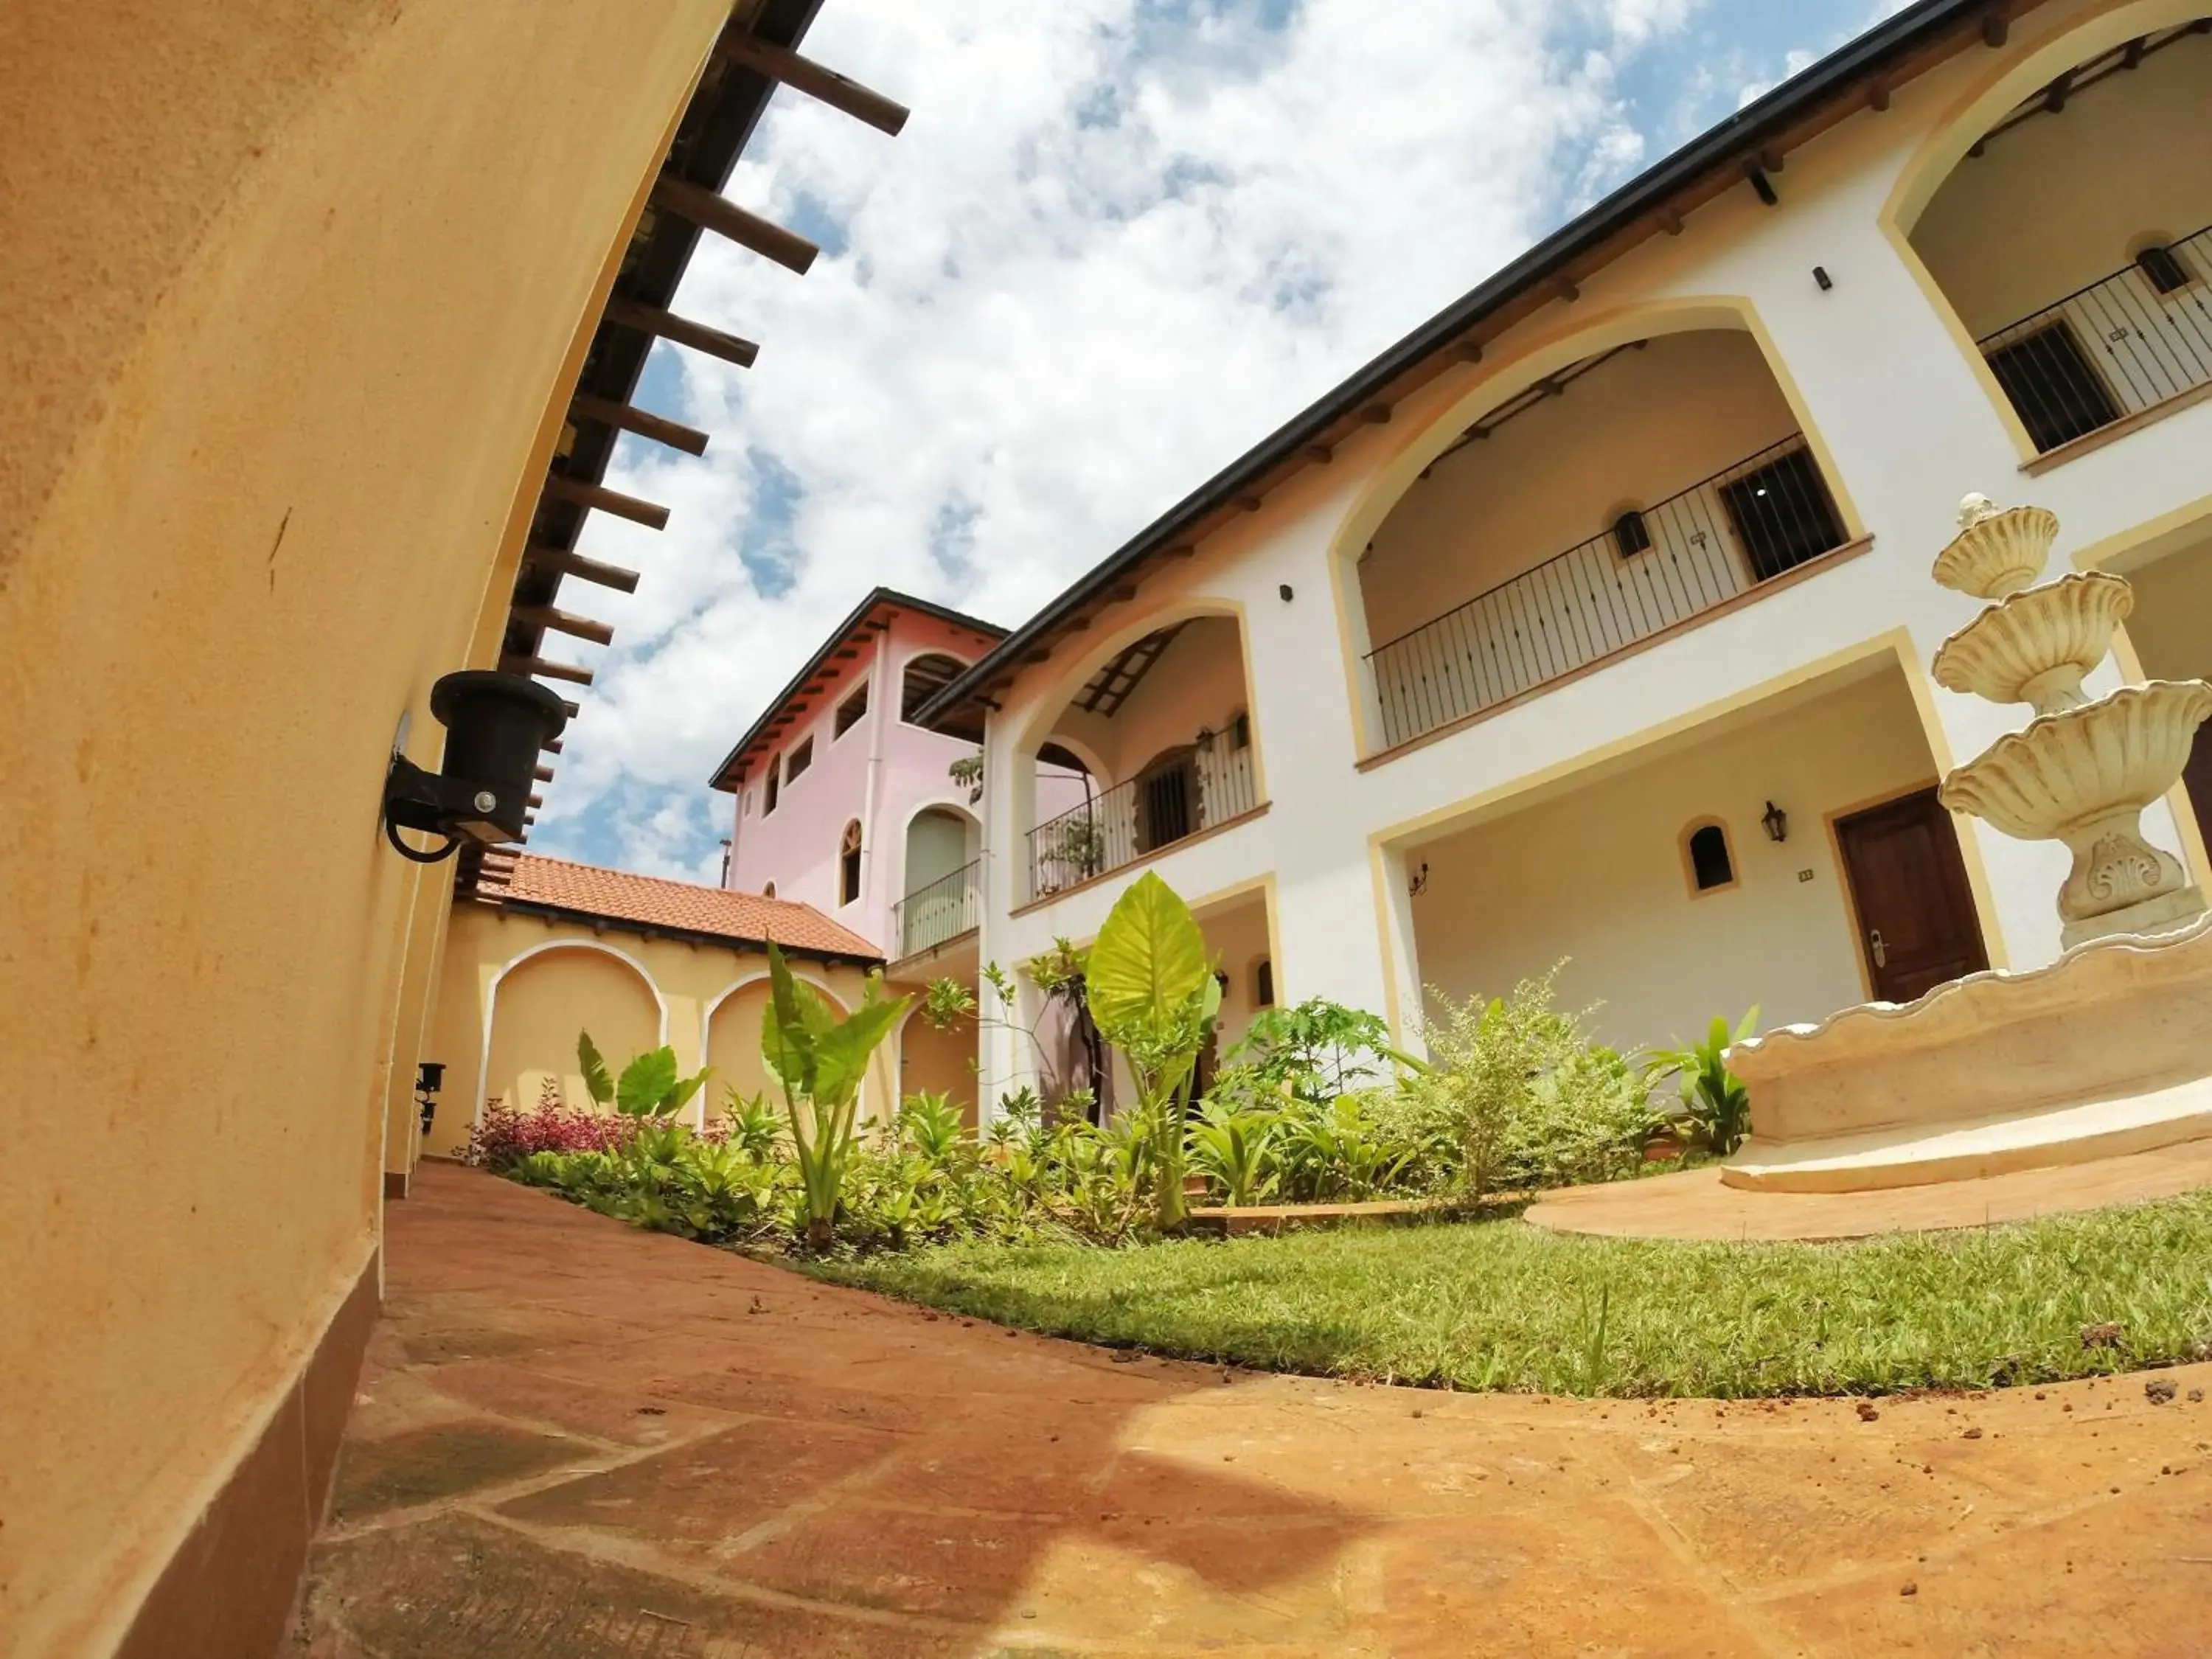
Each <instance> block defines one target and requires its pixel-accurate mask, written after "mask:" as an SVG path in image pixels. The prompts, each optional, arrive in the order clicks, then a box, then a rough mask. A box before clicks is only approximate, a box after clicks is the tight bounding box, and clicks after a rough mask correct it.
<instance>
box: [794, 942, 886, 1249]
mask: <svg viewBox="0 0 2212 1659" xmlns="http://www.w3.org/2000/svg"><path fill="white" fill-rule="evenodd" d="M768 973H769V1005H768V1008H767V1011H766V1012H764V1013H763V1015H762V1016H761V1058H762V1060H763V1061H765V1062H766V1064H767V1066H768V1069H769V1075H770V1076H772V1077H774V1078H775V1079H776V1081H777V1083H778V1084H780V1085H781V1086H782V1089H783V1099H784V1107H785V1109H786V1111H787V1113H788V1115H789V1116H790V1120H791V1144H792V1154H793V1158H794V1160H795V1161H796V1162H797V1164H798V1165H799V1188H800V1192H801V1203H800V1215H801V1217H802V1218H803V1220H804V1222H805V1228H806V1242H807V1243H808V1245H809V1246H810V1247H811V1248H812V1249H823V1248H824V1247H826V1246H827V1245H828V1244H829V1241H830V1239H831V1238H832V1237H835V1236H836V1225H837V1200H838V1198H839V1195H840V1194H841V1193H842V1191H843V1188H844V1183H845V1171H846V1170H847V1169H848V1167H849V1166H850V1165H851V1164H852V1160H853V1153H854V1149H855V1148H856V1147H857V1146H858V1145H859V1144H860V1133H859V1129H858V1126H857V1123H856V1121H855V1120H856V1119H857V1117H858V1115H859V1112H860V1085H861V1082H862V1080H863V1079H865V1078H866V1075H867V1069H868V1058H869V1056H870V1055H872V1054H874V1053H875V1051H876V1047H877V1045H878V1043H880V1042H883V1040H884V1038H885V1037H886V1036H890V1032H891V1030H892V1028H893V1027H895V1026H896V1024H898V1023H899V1021H900V1019H901V1018H903V1017H904V1016H905V1013H906V1011H907V1008H908V1006H909V1005H910V1004H911V1003H912V1002H913V1000H914V999H913V998H912V997H898V998H896V999H893V1000H888V1001H887V1000H884V994H883V989H884V986H883V975H880V974H871V975H869V976H868V988H867V993H866V996H865V997H864V998H863V1000H862V1001H861V1003H860V1006H859V1007H858V1008H855V1009H854V1011H853V1012H851V1013H850V1014H849V1015H846V1016H843V1017H842V1018H841V1017H840V1016H839V1015H838V1013H837V1011H836V1009H835V1008H833V1007H832V1006H830V1004H829V999H828V998H827V997H824V996H823V994H821V993H820V992H819V991H817V990H816V989H815V988H814V987H812V986H811V985H807V984H804V983H802V982H801V981H798V980H795V979H793V977H792V975H791V969H790V968H789V967H788V966H787V965H786V963H785V962H784V959H783V952H782V951H780V950H778V949H777V948H776V946H775V943H774V942H773V941H770V943H769V947H768Z"/></svg>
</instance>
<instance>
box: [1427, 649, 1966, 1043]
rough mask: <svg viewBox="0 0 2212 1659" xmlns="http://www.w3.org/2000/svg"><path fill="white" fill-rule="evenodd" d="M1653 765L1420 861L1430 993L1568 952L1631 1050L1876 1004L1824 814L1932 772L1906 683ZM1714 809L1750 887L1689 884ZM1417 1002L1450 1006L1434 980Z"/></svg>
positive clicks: (1887, 677)
mask: <svg viewBox="0 0 2212 1659" xmlns="http://www.w3.org/2000/svg"><path fill="white" fill-rule="evenodd" d="M1639 762H1640V763H1638V764H1635V765H1632V766H1625V767H1622V768H1620V769H1615V770H1612V771H1609V772H1607V773H1605V774H1604V775H1601V776H1599V777H1596V778H1594V779H1592V780H1590V781H1588V782H1587V783H1586V784H1584V785H1583V787H1579V788H1577V789H1575V790H1573V791H1572V792H1571V793H1561V794H1558V795H1555V796H1553V797H1552V798H1550V799H1544V800H1542V801H1541V802H1539V803H1537V804H1535V805H1530V806H1528V807H1526V808H1524V809H1522V811H1516V812H1513V813H1511V814H1510V816H1505V817H1498V818H1496V819H1493V820H1491V821H1489V822H1486V823H1480V824H1477V825H1475V826H1474V827H1473V828H1471V829H1466V830H1462V831H1461V832H1460V833H1459V834H1457V835H1454V836H1447V837H1445V838H1443V839H1442V840H1440V841H1437V842H1431V843H1430V844H1428V845H1427V846H1425V847H1422V848H1419V850H1418V851H1417V852H1415V853H1413V854H1410V855H1409V859H1410V861H1411V862H1413V863H1414V864H1416V865H1419V864H1426V865H1427V866H1428V878H1427V883H1426V885H1425V888H1424V890H1423V891H1422V893H1421V894H1420V896H1419V897H1418V898H1416V899H1414V900H1413V927H1414V939H1415V944H1416V947H1417V950H1418V952H1419V964H1420V973H1421V980H1422V983H1423V986H1424V987H1436V988H1437V989H1438V990H1440V991H1442V992H1443V994H1445V995H1446V996H1448V997H1450V998H1452V999H1454V1000H1464V999H1466V998H1468V997H1469V996H1474V995H1477V994H1480V995H1483V996H1497V995H1499V994H1503V993H1504V992H1506V991H1509V990H1510V989H1511V988H1512V987H1513V985H1514V984H1515V983H1516V981H1519V980H1522V979H1523V978H1529V977H1533V976H1534V975H1539V974H1541V973H1542V972H1543V971H1544V970H1545V969H1547V968H1549V967H1550V966H1551V965H1552V964H1553V963H1555V962H1558V961H1559V959H1560V958H1562V957H1565V958H1566V959H1567V965H1566V967H1565V969H1563V970H1562V971H1561V973H1560V975H1559V981H1558V987H1557V988H1558V993H1559V1006H1561V1007H1563V1008H1569V1009H1579V1008H1583V1007H1587V1006H1589V1005H1590V1004H1591V1003H1593V1002H1602V1003H1603V1006H1601V1008H1599V1009H1598V1011H1597V1012H1596V1014H1595V1016H1594V1017H1593V1018H1592V1019H1591V1021H1590V1024H1591V1028H1592V1029H1593V1030H1595V1032H1596V1033H1597V1034H1598V1035H1599V1036H1601V1037H1602V1038H1603V1040H1604V1041H1606V1042H1610V1043H1613V1044H1614V1045H1615V1046H1617V1047H1620V1048H1622V1049H1624V1050H1626V1049H1629V1048H1640V1047H1643V1046H1644V1045H1647V1044H1651V1043H1659V1042H1667V1041H1668V1040H1670V1039H1672V1038H1674V1037H1680V1038H1683V1039H1685V1040H1693V1039H1694V1038H1695V1037H1696V1036H1699V1034H1700V1033H1702V1032H1703V1030H1705V1025H1706V1024H1708V1023H1709V1022H1710V1021H1711V1018H1712V1017H1713V1016H1714V1015H1715V1014H1725V1015H1727V1016H1728V1018H1729V1020H1730V1021H1731V1022H1733V1021H1734V1020H1735V1019H1736V1018H1739V1017H1740V1016H1741V1014H1742V1013H1743V1012H1744V1010H1745V1009H1746V1008H1747V1007H1749V1006H1751V1005H1752V1004H1753V1003H1757V1004H1758V1005H1759V1011H1760V1024H1761V1025H1762V1026H1764V1027H1771V1026H1774V1025H1778V1024H1787V1023H1789V1022H1790V1021H1793V1020H1814V1019H1820V1018H1825V1017H1826V1015H1828V1014H1831V1013H1832V1012H1835V1011H1836V1010H1837V1009H1838V1008H1841V1007H1844V1006H1848V1005H1850V1004H1851V1003H1854V1002H1857V1001H1859V1000H1861V999H1862V998H1863V997H1864V996H1866V995H1867V994H1868V992H1867V989H1866V987H1865V984H1864V981H1863V976H1862V969H1861V960H1860V956H1859V951H1858V942H1857V933H1856V932H1855V930H1854V927H1853V925H1852V923H1851V921H1850V911H1849V908H1848V901H1847V898H1846V894H1845V882H1844V872H1843V871H1842V869H1841V867H1840V866H1839V864H1838V859H1837V854H1836V851H1835V848H1834V847H1833V846H1832V844H1831V842H1830V840H1829V837H1828V836H1827V834H1826V829H1825V827H1824V823H1823V820H1824V818H1825V817H1827V816H1828V815H1830V814H1839V813H1844V812H1847V811H1852V810H1856V809H1857V808H1859V807H1862V806H1867V805H1873V804H1874V803H1875V802H1876V801H1879V800H1881V799H1887V798H1889V797H1892V796H1894V795H1898V794H1902V793H1905V792H1907V791H1909V790H1911V789H1914V788H1917V787H1922V786H1924V785H1927V784H1929V783H1932V782H1934V781H1935V777H1936V767H1935V763H1934V761H1933V760H1932V759H1931V758H1930V757H1929V751H1928V745H1927V741H1926V738H1924V737H1923V734H1922V729H1921V726H1920V723H1919V720H1918V718H1917V715H1916V714H1915V713H1914V711H1913V705H1912V700H1911V694H1910V692H1909V690H1908V689H1907V687H1906V685H1905V681H1904V678H1903V675H1902V674H1901V673H1900V672H1899V671H1898V670H1896V669H1895V668H1894V667H1889V668H1885V669H1884V670H1883V671H1881V672H1880V673H1879V674H1876V675H1875V676H1873V677H1871V678H1865V679H1862V680H1860V681H1858V682H1857V683H1856V684H1851V685H1849V686H1847V687H1844V689H1842V690H1836V691H1833V692H1830V693H1828V694H1826V695H1823V696H1817V697H1815V698H1814V699H1813V700H1811V701H1808V702H1798V703H1796V705H1795V706H1790V705H1788V704H1784V705H1783V706H1778V707H1771V708H1762V709H1760V710H1759V711H1757V712H1756V714H1754V715H1753V717H1751V718H1749V719H1747V720H1744V721H1742V722H1741V723H1739V724H1736V725H1734V726H1731V727H1729V729H1727V730H1725V731H1722V732H1711V733H1701V734H1699V735H1698V736H1697V737H1695V738H1691V739H1689V740H1687V741H1686V742H1682V743H1679V744H1673V745H1670V746H1668V748H1666V749H1665V750H1659V751H1655V752H1651V753H1650V754H1649V755H1648V756H1646V757H1639ZM1769 800H1771V801H1774V802H1775V803H1776V804H1778V805H1780V806H1781V807H1783V809H1784V811H1787V812H1788V813H1789V815H1790V817H1789V840H1788V841H1786V842H1784V843H1783V844H1781V845H1779V846H1777V845H1776V844H1774V843H1773V842H1771V841H1769V840H1767V839H1766V837H1765V833H1764V832H1763V830H1762V829H1761V827H1760V824H1759V817H1760V814H1761V813H1762V812H1763V811H1765V804H1766V802H1768V801H1769ZM1711 821H1718V822H1719V823H1722V824H1723V825H1724V826H1725V827H1726V829H1727V832H1728V839H1729V848H1730V849H1731V853H1732V854H1733V862H1734V865H1735V872H1736V882H1735V884H1734V885H1733V886H1731V887H1729V888H1728V889H1726V890H1720V891H1715V892H1709V893H1705V894H1703V895H1698V896H1692V892H1691V890H1690V884H1689V880H1688V878H1687V876H1686V872H1685V866H1684V858H1683V853H1682V848H1681V837H1682V835H1683V833H1684V832H1685V830H1686V829H1688V828H1689V827H1690V826H1692V825H1693V824H1698V823H1706V822H1711ZM1801 872H1810V876H1809V878H1805V877H1804V876H1802V874H1801ZM1422 1009H1423V1012H1424V1013H1425V1014H1427V1015H1433V1014H1435V1012H1437V1010H1436V1007H1435V1005H1434V1004H1433V1003H1432V1002H1431V1000H1430V999H1429V998H1428V997H1427V995H1426V994H1425V991H1424V994H1423V997H1422Z"/></svg>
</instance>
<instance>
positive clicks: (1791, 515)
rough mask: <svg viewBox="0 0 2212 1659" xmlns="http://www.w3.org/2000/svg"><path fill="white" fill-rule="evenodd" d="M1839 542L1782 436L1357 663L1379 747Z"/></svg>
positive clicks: (1817, 481) (1803, 454)
mask: <svg viewBox="0 0 2212 1659" xmlns="http://www.w3.org/2000/svg"><path fill="white" fill-rule="evenodd" d="M1843 543H1844V527H1843V521H1842V519H1841V517H1840V515H1838V513H1837V511H1836V506H1835V502H1834V501H1833V499H1832V497H1831V496H1830V495H1829V493H1828V487H1827V484H1826V481H1825V480H1823V479H1822V477H1820V467H1819V465H1817V464H1816V463H1815V462H1814V459H1813V456H1812V453H1811V452H1810V451H1809V450H1808V449H1807V447H1806V446H1805V441H1804V438H1803V437H1802V435H1797V434H1793V435H1790V437H1788V438H1785V439H1784V440H1783V441H1781V442H1779V443H1777V444H1773V445H1770V446H1769V447H1766V448H1765V449H1762V450H1760V451H1759V453H1757V454H1755V455H1751V456H1747V457H1746V458H1745V459H1742V460H1741V461H1738V462H1737V463H1736V464H1735V465H1734V466H1731V467H1729V468H1726V469H1725V470H1723V471H1719V472H1717V473H1715V474H1714V475H1713V476H1712V477H1710V478H1707V479H1706V480H1705V482H1704V483H1699V484H1694V485H1692V487H1691V488H1689V489H1686V490H1684V491H1683V492H1682V493H1681V494H1680V495H1674V496H1670V497H1668V499H1667V500H1665V501H1661V502H1659V503H1658V504H1657V505H1656V506H1654V507H1644V508H1642V509H1640V510H1639V511H1637V512H1634V513H1624V514H1623V515H1622V516H1621V518H1620V520H1616V521H1615V522H1614V524H1613V527H1612V528H1610V529H1608V530H1607V531H1605V532H1603V533H1602V534H1600V535H1596V536H1593V537H1591V538H1590V539H1589V540H1588V541H1586V542H1581V543H1578V544H1576V545H1575V546H1573V547H1571V548H1569V549H1568V550H1566V551H1565V552H1564V553H1560V554H1557V555H1555V556H1553V557H1551V558H1549V559H1547V560H1545V561H1544V562H1543V563H1541V564H1540V565H1538V566H1536V567H1535V568H1534V569H1532V570H1525V571H1523V572H1522V573H1521V574H1519V575H1517V576H1515V577H1513V578H1512V579H1511V580H1508V581H1504V582H1500V583H1499V584H1498V586H1495V587H1492V588H1490V589H1488V590H1486V592H1481V593H1479V594H1477V595H1476V596H1475V597H1474V598H1473V599H1469V600H1468V601H1467V602H1466V603H1465V604H1464V605H1457V606H1455V607H1454V608H1453V609H1452V610H1449V611H1446V612H1444V614H1443V615H1442V616H1441V617H1436V618H1435V619H1434V620H1432V621H1430V622H1426V623H1422V624H1421V625H1420V626H1419V628H1415V629H1411V630H1409V631H1408V632H1407V633H1404V634H1401V635H1399V636H1398V637H1397V638H1395V639H1394V640H1390V641H1387V642H1385V643H1384V644H1382V645H1379V646H1377V647H1375V649H1374V650H1372V651H1370V652H1369V653H1367V667H1368V672H1369V675H1370V684H1372V686H1373V688H1374V691H1375V698H1376V703H1377V705H1378V706H1379V708H1380V710H1381V715H1382V737H1383V742H1382V744H1381V746H1382V747H1383V748H1385V749H1390V748H1395V747H1396V746H1397V745H1398V744H1401V743H1406V742H1408V741H1410V740H1411V739H1413V738H1418V737H1419V736H1421V735H1423V734H1424V733H1425V732H1433V731H1435V730H1437V728H1438V727H1439V726H1449V725H1450V724H1451V723H1452V722H1453V721H1454V720H1462V719H1464V718H1465V717H1466V716H1468V715H1469V714H1475V713H1477V712H1479V711H1480V710H1482V709H1485V708H1490V707H1491V706H1492V705H1493V704H1496V703H1501V702H1506V701H1507V700H1509V699H1510V698H1513V697H1516V696H1521V695H1522V693H1524V692H1527V691H1531V690H1534V689H1535V688H1536V687H1538V686H1541V685H1543V684H1546V683H1547V682H1549V681H1552V680H1555V679H1558V678H1561V677H1562V676H1564V675H1566V674H1571V673H1572V672H1573V671H1575V670H1577V669H1578V668H1582V667H1584V666H1586V665H1589V664H1590V663H1593V662H1595V661H1597V660H1599V659H1601V658H1604V657H1607V656H1610V655H1612V654H1613V653H1614V652H1616V651H1620V650H1623V649H1625V648H1626V647H1629V646H1632V645H1633V644H1635V643H1636V642H1637V641H1639V640H1644V639H1648V638H1650V636H1651V635H1654V634H1656V633H1659V632H1662V630H1664V629H1668V628H1671V627H1673V626H1674V624H1675V623H1680V622H1682V621H1685V620H1686V619H1687V618H1689V617H1694V616H1696V615H1697V614H1698V613H1699V611H1709V610H1711V608H1712V607H1713V606H1715V605H1720V604H1722V603H1723V602H1724V601H1726V600H1728V599H1733V598H1735V596H1736V595H1737V594H1739V593H1741V592H1745V591H1746V590H1747V589H1748V588H1752V587H1754V586H1758V584H1759V583H1760V582H1762V581H1765V580H1769V579H1771V578H1772V577H1775V576H1778V575H1780V574H1782V573H1783V572H1784V571H1785V570H1790V569H1793V568H1796V566H1798V565H1801V564H1803V563H1805V562H1807V561H1808V560H1809V559H1814V558H1818V557H1819V556H1820V555H1821V554H1823V553H1827V552H1831V551H1832V550H1835V549H1836V548H1838V547H1840V546H1841V545H1842V544H1843Z"/></svg>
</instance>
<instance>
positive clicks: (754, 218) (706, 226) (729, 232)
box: [652, 173, 822, 276]
mask: <svg viewBox="0 0 2212 1659" xmlns="http://www.w3.org/2000/svg"><path fill="white" fill-rule="evenodd" d="M652 199H653V206H655V207H657V208H661V209H665V210H666V211H668V212H670V213H672V214H674V215H675V216H677V217H678V218H679V219H689V220H690V222H692V223H693V224H695V225H696V226H698V227H699V228H700V229H702V230H711V231H713V232H714V234H716V235H717V236H721V237H726V238H727V239H728V240H731V241H732V242H735V243H736V244H737V245H738V246H740V247H744V248H750V249H751V250H752V251H753V252H755V253H757V254H759V255H760V256H761V257H762V258H766V259H773V260H775V262H776V264H780V265H781V266H783V267H784V268H785V269H786V270H795V271H797V272H799V275H801V276H805V274H806V270H807V268H808V267H809V266H811V264H813V263H814V260H815V256H816V255H817V254H819V253H820V252H822V250H821V249H820V248H818V247H817V246H815V245H814V244H813V243H811V242H810V241H808V240H806V238H805V237H804V236H801V235H800V234H799V233H798V232H797V231H795V230H786V229H785V228H783V227H782V226H781V225H779V224H775V223H774V222H771V221H769V220H767V219H763V218H762V217H761V216H760V215H758V214H757V213H749V212H747V211H746V210H744V209H743V208H741V207H739V206H738V204H736V203H735V202H732V200H730V198H729V197H726V196H724V195H722V194H720V192H719V191H711V190H708V188H707V187H706V186H705V185H695V184H693V183H692V182H691V181H690V179H674V178H671V177H670V176H669V175H668V174H666V173H662V174H661V175H660V177H659V179H655V180H654V181H653V198H652Z"/></svg>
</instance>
